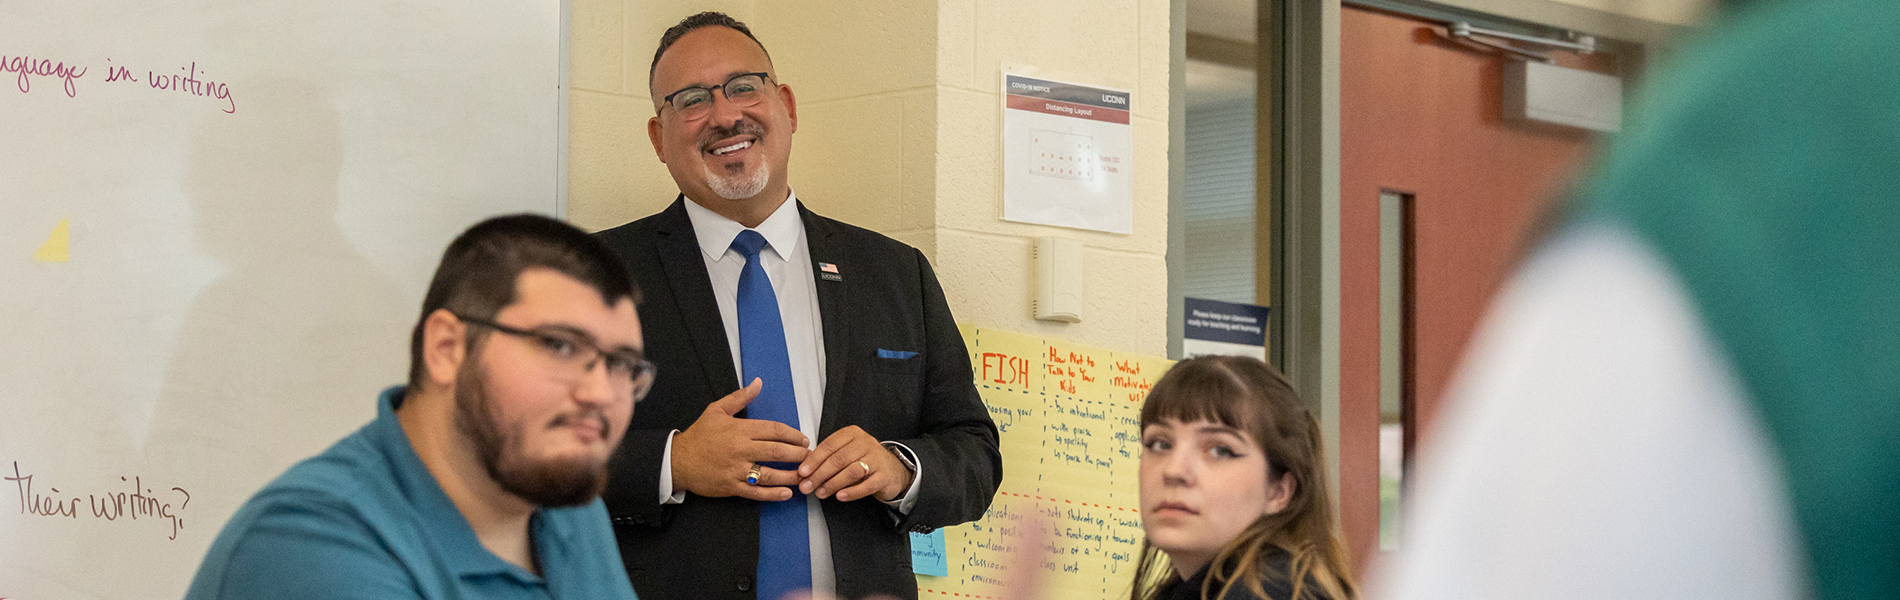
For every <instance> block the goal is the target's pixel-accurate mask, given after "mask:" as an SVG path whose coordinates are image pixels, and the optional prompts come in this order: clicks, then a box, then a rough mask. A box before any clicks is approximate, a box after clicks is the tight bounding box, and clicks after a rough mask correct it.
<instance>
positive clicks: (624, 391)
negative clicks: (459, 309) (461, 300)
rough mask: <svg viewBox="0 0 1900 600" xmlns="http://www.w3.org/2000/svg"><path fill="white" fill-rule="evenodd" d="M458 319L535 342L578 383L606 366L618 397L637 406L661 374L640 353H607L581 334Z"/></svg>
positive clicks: (624, 351) (458, 317)
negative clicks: (631, 401) (655, 378)
mask: <svg viewBox="0 0 1900 600" xmlns="http://www.w3.org/2000/svg"><path fill="white" fill-rule="evenodd" d="M450 314H455V313H450ZM455 318H457V319H461V320H463V321H465V322H469V323H474V324H476V325H480V326H483V327H487V328H489V329H493V330H495V331H499V332H501V333H506V334H508V335H512V336H515V337H518V338H522V339H525V340H528V341H530V342H534V344H535V346H536V347H538V348H540V349H541V350H542V351H544V352H546V353H547V354H548V356H549V357H550V358H552V359H554V362H555V363H557V364H559V365H560V366H561V367H562V368H564V369H565V370H566V371H567V374H568V375H571V376H572V377H573V379H574V380H576V381H578V380H580V378H581V377H583V376H586V375H587V374H588V373H592V372H593V371H594V365H595V364H597V363H606V365H607V383H608V385H610V386H612V388H613V392H614V395H616V396H619V397H622V398H632V399H633V401H634V402H639V401H640V399H641V398H645V397H646V395H647V391H648V390H651V389H653V377H654V375H655V374H656V373H657V372H658V368H657V367H655V366H653V362H652V361H649V360H647V359H645V358H642V357H641V356H640V353H639V352H636V351H632V350H621V351H617V352H608V351H606V350H602V349H601V347H600V346H599V345H598V344H595V343H594V341H593V340H591V339H588V337H587V336H586V334H582V333H578V332H573V333H570V332H562V331H533V330H528V329H516V328H514V327H509V326H507V325H503V324H500V323H496V322H494V321H489V320H487V319H477V318H473V317H466V316H462V315H459V314H457V315H455Z"/></svg>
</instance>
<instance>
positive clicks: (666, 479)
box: [660, 429, 686, 504]
mask: <svg viewBox="0 0 1900 600" xmlns="http://www.w3.org/2000/svg"><path fill="white" fill-rule="evenodd" d="M679 433H680V430H678V429H675V430H673V433H669V434H666V450H663V451H661V452H660V504H679V503H681V502H685V501H686V492H679V493H677V494H676V493H673V436H676V435H679Z"/></svg>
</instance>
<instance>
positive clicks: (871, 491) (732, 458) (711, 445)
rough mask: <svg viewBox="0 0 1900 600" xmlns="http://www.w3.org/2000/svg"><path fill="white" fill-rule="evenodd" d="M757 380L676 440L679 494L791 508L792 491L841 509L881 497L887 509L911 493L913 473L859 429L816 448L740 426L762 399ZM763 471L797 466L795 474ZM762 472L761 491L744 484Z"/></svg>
mask: <svg viewBox="0 0 1900 600" xmlns="http://www.w3.org/2000/svg"><path fill="white" fill-rule="evenodd" d="M761 385H762V384H761V383H760V381H759V380H758V379H754V380H752V383H751V384H749V385H747V386H745V387H744V388H741V389H740V390H739V391H736V392H733V393H731V394H729V395H727V396H726V397H724V398H720V399H719V400H717V401H715V402H713V403H712V404H711V405H709V406H707V407H706V411H705V412H703V413H700V415H699V419H698V420H696V421H693V424H692V426H690V427H687V428H686V430H685V431H681V432H679V433H678V434H675V435H674V436H673V487H674V488H675V489H684V490H686V491H688V492H692V493H694V494H698V495H701V496H706V497H709V498H718V497H725V496H741V497H745V498H751V499H753V500H761V501H779V500H788V499H791V497H792V488H794V487H796V488H797V489H798V490H799V491H800V492H802V493H806V494H815V495H817V496H818V497H819V498H829V497H831V496H832V495H834V494H835V495H836V496H837V497H838V500H839V501H841V502H849V501H852V500H857V499H861V498H864V497H866V496H875V497H877V499H879V500H885V501H889V500H891V499H893V498H896V497H898V496H899V495H901V494H903V493H904V490H907V489H909V488H910V483H911V473H910V470H909V469H906V468H904V464H903V463H902V462H899V461H898V460H897V457H896V456H893V455H891V453H890V452H889V451H887V450H885V449H884V446H883V445H882V444H879V443H878V441H877V440H876V439H875V438H872V437H871V434H868V433H865V432H864V430H863V429H860V428H858V427H857V426H856V425H853V426H850V427H845V428H843V429H839V430H838V431H836V432H834V433H832V434H831V435H830V436H828V437H826V438H825V440H824V441H823V442H820V443H819V444H818V445H817V446H816V447H813V446H812V445H811V443H810V440H809V438H806V437H805V434H803V433H800V432H799V431H798V430H797V429H794V428H792V427H791V426H788V425H786V424H784V423H780V422H777V421H765V420H759V419H741V418H738V417H736V416H733V415H737V414H739V411H741V410H744V409H745V407H746V405H748V404H751V403H752V399H753V398H757V397H758V395H759V388H760V386H761ZM759 463H798V468H797V469H796V470H784V469H774V468H771V467H766V466H761V465H759ZM754 467H757V468H758V471H759V479H758V483H757V484H749V483H746V477H747V475H748V474H749V472H750V471H751V470H752V469H753V468H754Z"/></svg>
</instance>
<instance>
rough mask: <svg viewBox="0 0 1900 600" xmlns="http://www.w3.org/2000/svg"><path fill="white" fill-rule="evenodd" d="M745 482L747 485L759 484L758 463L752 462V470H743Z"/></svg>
mask: <svg viewBox="0 0 1900 600" xmlns="http://www.w3.org/2000/svg"><path fill="white" fill-rule="evenodd" d="M745 482H746V484H747V485H758V484H759V465H757V464H754V465H752V470H749V471H746V472H745Z"/></svg>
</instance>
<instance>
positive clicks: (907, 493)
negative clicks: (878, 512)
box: [878, 442, 924, 515]
mask: <svg viewBox="0 0 1900 600" xmlns="http://www.w3.org/2000/svg"><path fill="white" fill-rule="evenodd" d="M878 443H880V444H883V445H884V449H886V450H890V451H892V452H902V453H904V457H905V458H908V459H910V464H912V465H914V466H916V467H917V471H916V472H915V473H911V477H910V487H909V488H907V489H905V490H904V494H903V495H901V496H898V497H897V498H896V499H894V500H882V501H881V502H883V503H884V505H885V506H889V507H891V509H892V510H895V511H897V512H898V514H904V515H908V514H910V510H911V509H912V508H915V507H916V506H917V487H918V486H920V485H923V482H924V464H923V463H920V462H917V453H916V452H912V451H911V450H910V446H905V445H903V444H900V443H897V442H878Z"/></svg>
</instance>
